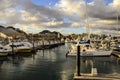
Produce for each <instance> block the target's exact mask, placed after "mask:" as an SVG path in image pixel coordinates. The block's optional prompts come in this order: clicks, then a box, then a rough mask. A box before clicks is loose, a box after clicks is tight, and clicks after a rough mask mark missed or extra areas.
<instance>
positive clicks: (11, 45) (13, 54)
mask: <svg viewBox="0 0 120 80" xmlns="http://www.w3.org/2000/svg"><path fill="white" fill-rule="evenodd" d="M11 47H12V54H13V55H14V54H15V53H14V44H13V40H12V45H11Z"/></svg>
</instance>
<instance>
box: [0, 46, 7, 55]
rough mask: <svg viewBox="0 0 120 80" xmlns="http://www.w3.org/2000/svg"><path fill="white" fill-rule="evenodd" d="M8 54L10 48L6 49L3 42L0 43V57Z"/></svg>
mask: <svg viewBox="0 0 120 80" xmlns="http://www.w3.org/2000/svg"><path fill="white" fill-rule="evenodd" d="M7 55H8V50H7V49H5V48H4V47H3V46H2V45H1V44H0V57H2V56H7Z"/></svg>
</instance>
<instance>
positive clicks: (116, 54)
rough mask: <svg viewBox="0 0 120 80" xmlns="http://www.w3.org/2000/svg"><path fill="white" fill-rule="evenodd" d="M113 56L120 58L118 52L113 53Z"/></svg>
mask: <svg viewBox="0 0 120 80" xmlns="http://www.w3.org/2000/svg"><path fill="white" fill-rule="evenodd" d="M112 55H113V56H115V57H118V58H120V52H118V51H113V52H112Z"/></svg>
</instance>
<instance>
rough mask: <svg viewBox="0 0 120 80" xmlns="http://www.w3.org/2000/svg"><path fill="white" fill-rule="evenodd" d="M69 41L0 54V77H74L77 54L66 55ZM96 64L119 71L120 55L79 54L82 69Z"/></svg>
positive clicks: (100, 68)
mask: <svg viewBox="0 0 120 80" xmlns="http://www.w3.org/2000/svg"><path fill="white" fill-rule="evenodd" d="M69 47H70V44H65V45H63V46H59V47H56V48H53V49H46V50H39V51H37V52H36V54H30V55H29V54H25V55H24V54H21V55H15V56H9V57H4V58H2V57H1V58H0V79H1V80H73V75H74V73H75V68H76V58H75V57H66V56H65V55H66V53H67V51H68V49H69ZM92 67H95V68H97V71H98V72H99V73H101V74H116V75H119V74H120V61H119V59H117V58H115V57H113V56H111V57H81V68H80V69H81V73H90V72H91V68H92Z"/></svg>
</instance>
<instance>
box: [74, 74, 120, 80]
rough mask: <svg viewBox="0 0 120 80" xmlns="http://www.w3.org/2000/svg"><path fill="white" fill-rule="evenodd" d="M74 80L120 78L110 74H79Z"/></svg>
mask: <svg viewBox="0 0 120 80" xmlns="http://www.w3.org/2000/svg"><path fill="white" fill-rule="evenodd" d="M74 80H120V77H119V76H115V75H112V74H98V75H97V76H92V75H91V74H81V76H76V75H74Z"/></svg>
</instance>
